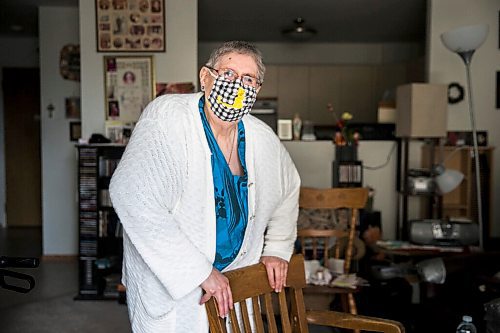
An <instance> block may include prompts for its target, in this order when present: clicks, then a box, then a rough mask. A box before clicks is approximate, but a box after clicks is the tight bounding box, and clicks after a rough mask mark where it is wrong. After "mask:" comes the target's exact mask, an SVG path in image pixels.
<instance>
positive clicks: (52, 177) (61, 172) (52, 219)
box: [39, 7, 80, 255]
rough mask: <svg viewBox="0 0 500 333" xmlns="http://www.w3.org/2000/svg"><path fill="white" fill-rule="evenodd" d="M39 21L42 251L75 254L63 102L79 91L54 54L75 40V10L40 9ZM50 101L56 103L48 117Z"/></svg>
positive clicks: (72, 168) (70, 146)
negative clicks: (62, 71)
mask: <svg viewBox="0 0 500 333" xmlns="http://www.w3.org/2000/svg"><path fill="white" fill-rule="evenodd" d="M54 18H57V19H54ZM39 24H40V28H39V31H40V33H39V37H40V81H41V90H40V97H41V98H40V115H41V121H42V128H41V136H42V142H41V143H42V145H41V146H42V221H43V222H42V223H43V228H42V229H43V254H44V255H72V254H76V253H78V247H77V234H78V233H77V230H78V229H77V223H76V221H77V197H76V187H77V185H76V184H77V178H76V168H77V163H76V158H75V157H76V153H75V142H72V141H70V138H69V122H70V120H69V119H66V115H65V108H64V102H65V98H66V97H72V96H79V95H80V83H79V82H76V81H69V80H65V79H63V77H62V76H61V75H60V73H59V56H60V51H61V49H62V48H63V46H65V45H67V44H78V43H79V41H78V35H79V31H78V9H77V8H69V7H40V9H39ZM61 27H64V28H61ZM49 104H52V105H53V106H54V107H55V110H54V112H53V116H52V118H50V117H49V112H48V111H47V106H48V105H49Z"/></svg>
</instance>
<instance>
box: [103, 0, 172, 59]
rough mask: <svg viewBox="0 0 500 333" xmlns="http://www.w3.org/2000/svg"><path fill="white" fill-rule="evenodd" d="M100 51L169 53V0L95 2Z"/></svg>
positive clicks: (111, 0)
mask: <svg viewBox="0 0 500 333" xmlns="http://www.w3.org/2000/svg"><path fill="white" fill-rule="evenodd" d="M95 9H96V34H97V38H96V40H97V52H165V0H134V1H131V0H95Z"/></svg>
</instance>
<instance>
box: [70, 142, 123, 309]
mask: <svg viewBox="0 0 500 333" xmlns="http://www.w3.org/2000/svg"><path fill="white" fill-rule="evenodd" d="M77 149H78V207H79V209H78V210H79V213H78V224H79V228H78V230H79V233H78V246H79V251H78V253H79V279H78V281H79V287H78V295H77V296H76V297H75V299H78V300H99V299H118V298H119V292H118V289H117V286H118V284H119V283H120V280H121V266H122V259H123V254H122V253H123V242H122V239H123V229H122V226H121V224H120V221H119V219H118V216H117V215H116V213H115V211H114V209H113V207H112V204H111V199H110V197H109V182H110V180H111V176H112V175H113V172H114V171H115V169H116V167H117V166H118V162H119V161H120V158H121V156H122V154H123V151H124V149H125V146H124V145H116V144H88V145H78V146H77Z"/></svg>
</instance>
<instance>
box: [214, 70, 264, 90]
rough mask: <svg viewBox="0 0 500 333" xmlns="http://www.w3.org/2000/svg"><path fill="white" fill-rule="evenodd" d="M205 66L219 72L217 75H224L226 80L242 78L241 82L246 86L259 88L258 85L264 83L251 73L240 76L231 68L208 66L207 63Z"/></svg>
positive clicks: (231, 80) (232, 80)
mask: <svg viewBox="0 0 500 333" xmlns="http://www.w3.org/2000/svg"><path fill="white" fill-rule="evenodd" d="M205 67H206V68H208V69H209V70H212V71H215V72H216V73H217V75H219V76H222V77H223V78H224V79H226V80H228V81H230V82H234V81H236V79H237V78H240V80H241V83H242V84H243V85H244V86H248V87H252V88H257V87H258V86H260V85H261V84H262V82H260V80H259V79H257V78H255V77H253V76H251V75H241V76H239V75H238V74H236V72H235V71H233V70H232V69H231V68H220V69H215V68H213V67H209V66H206V65H205ZM210 73H212V72H210Z"/></svg>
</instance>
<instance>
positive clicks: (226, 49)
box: [205, 40, 266, 83]
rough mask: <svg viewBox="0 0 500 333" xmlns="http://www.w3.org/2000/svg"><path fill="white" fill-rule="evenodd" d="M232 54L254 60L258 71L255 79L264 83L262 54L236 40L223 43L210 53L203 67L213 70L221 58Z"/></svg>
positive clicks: (255, 48) (264, 68) (253, 46)
mask: <svg viewBox="0 0 500 333" xmlns="http://www.w3.org/2000/svg"><path fill="white" fill-rule="evenodd" d="M233 52H234V53H239V54H245V55H249V56H251V57H252V58H253V59H254V60H255V64H256V65H257V70H258V73H257V75H258V77H257V79H259V81H260V82H261V83H262V82H263V81H264V74H265V72H266V66H264V63H263V62H262V53H261V52H260V51H259V49H258V48H257V47H256V46H255V45H253V44H250V43H248V42H244V41H238V40H235V41H230V42H225V43H224V44H222V45H221V46H219V47H218V48H216V49H215V50H213V51H212V54H211V55H210V58H209V59H208V61H207V63H206V64H205V65H206V66H208V67H212V68H213V67H215V64H217V62H219V60H220V59H221V58H222V57H223V56H225V55H226V54H228V53H233Z"/></svg>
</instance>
